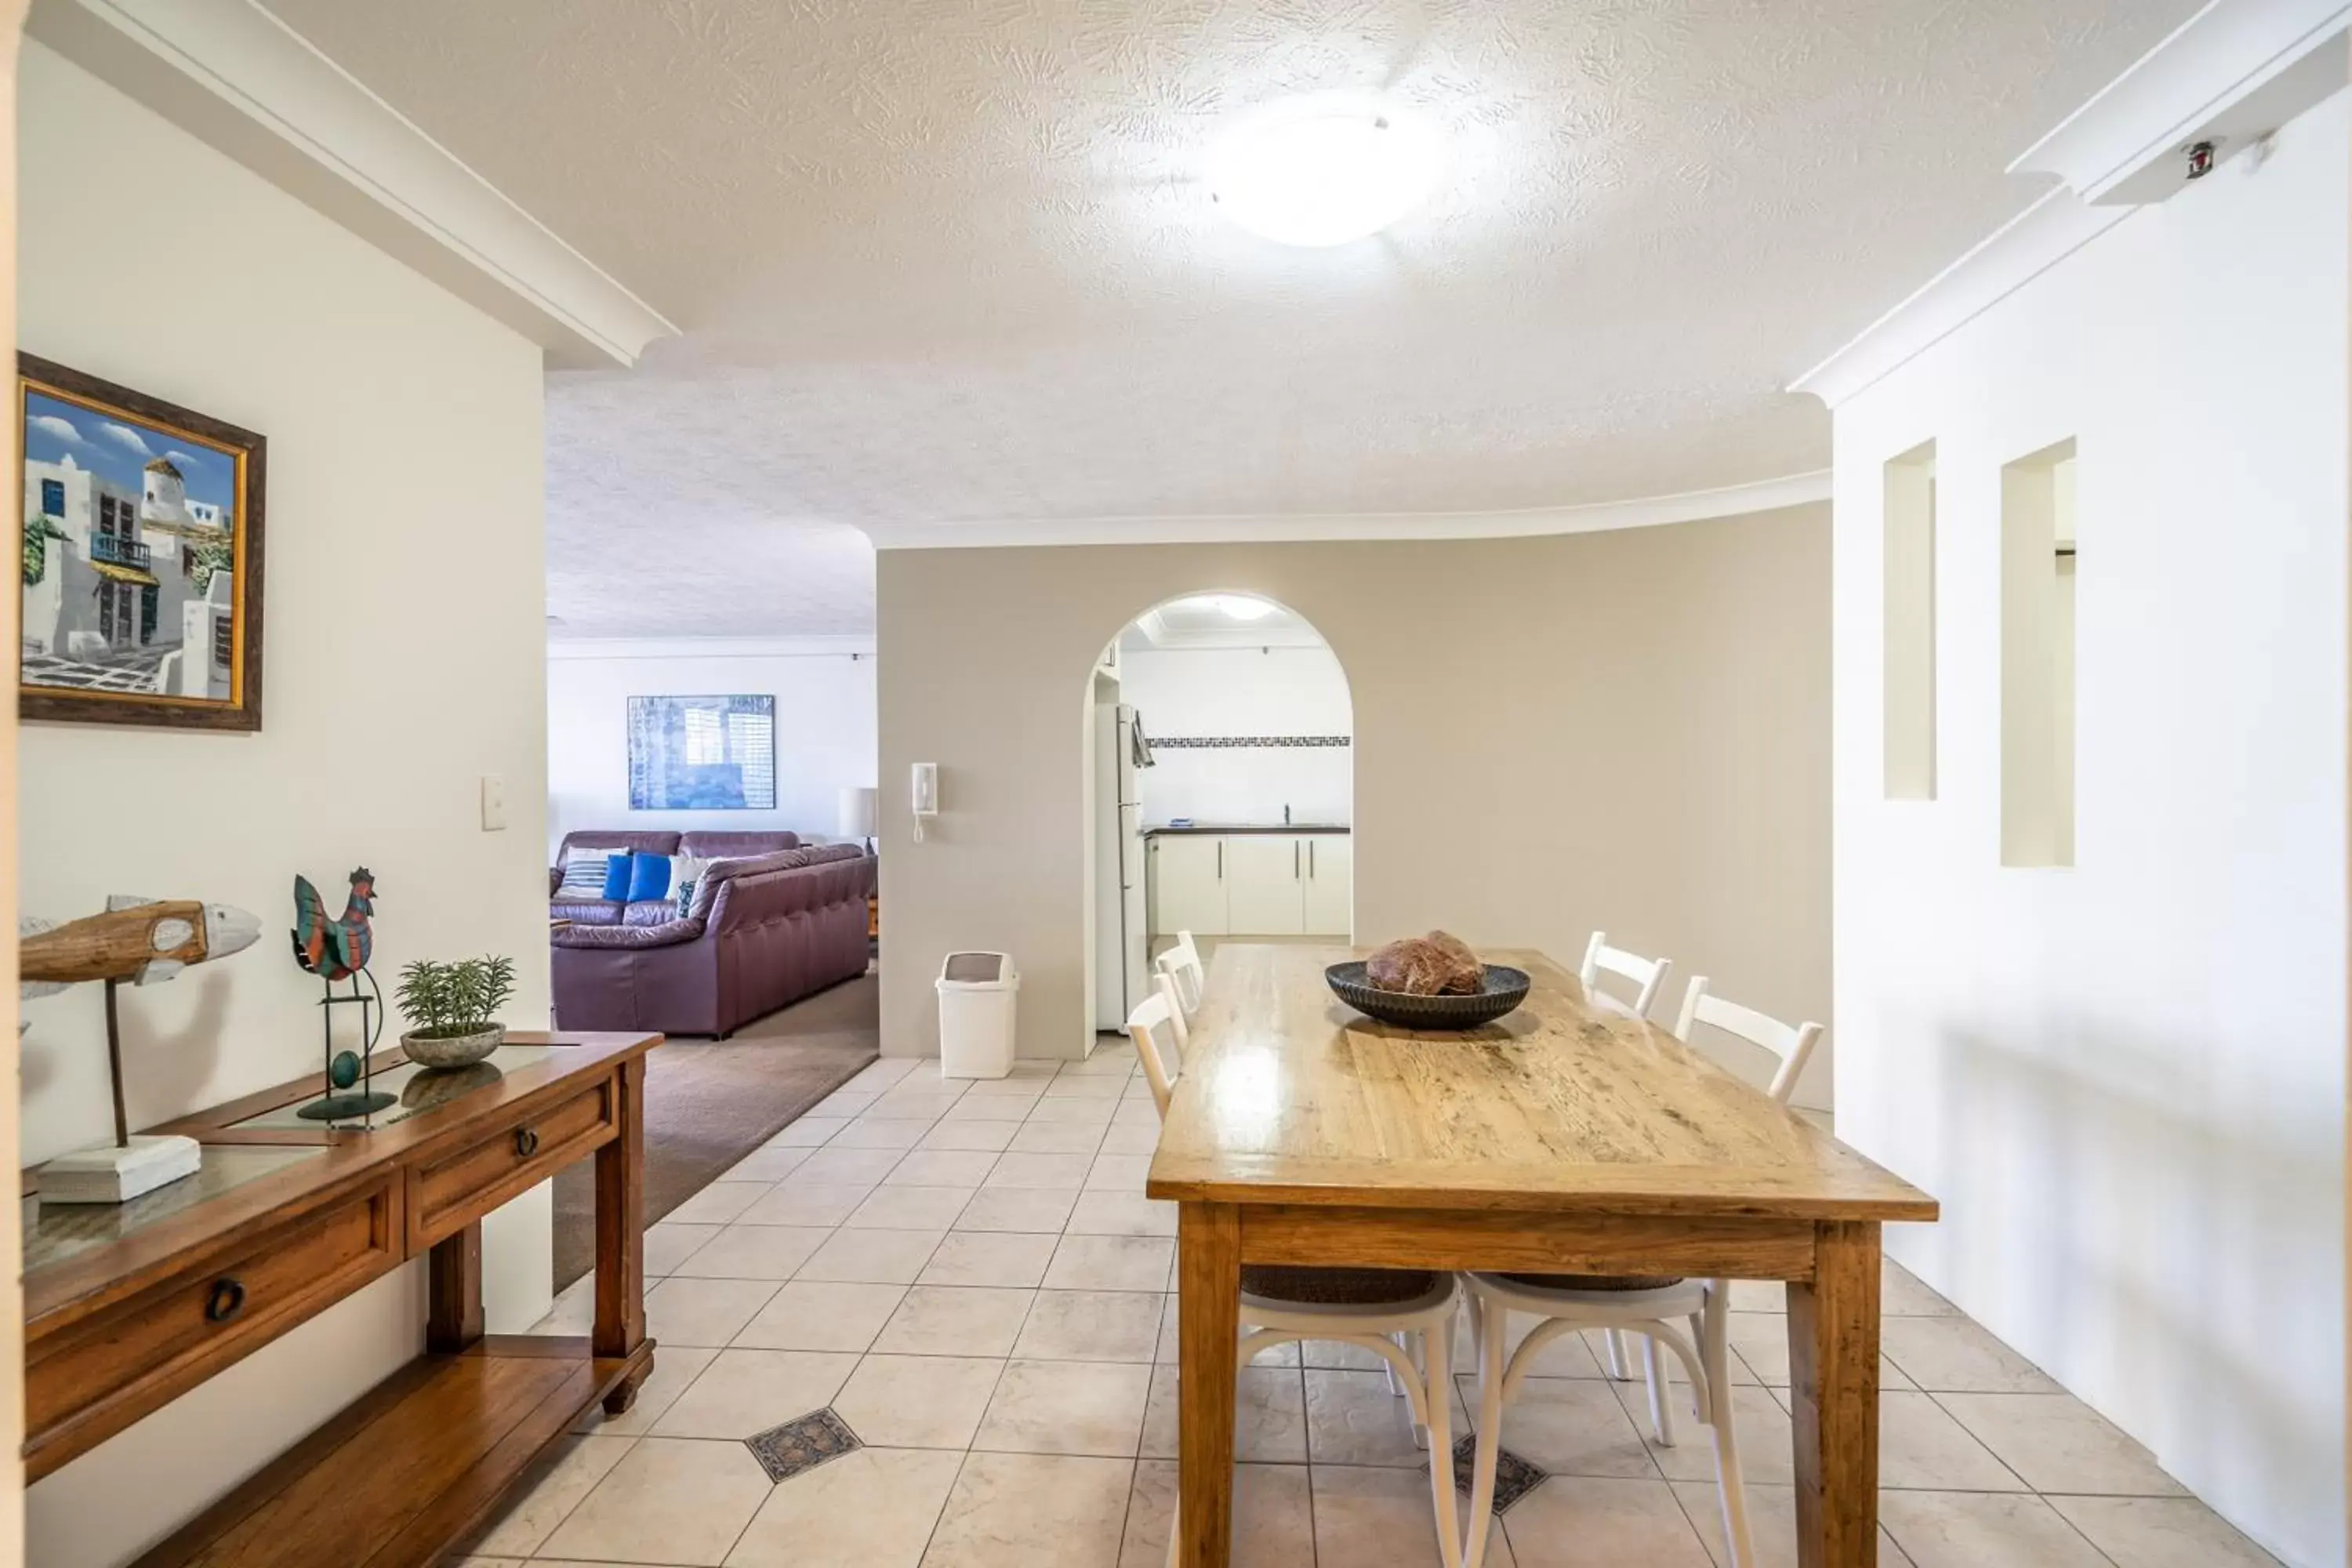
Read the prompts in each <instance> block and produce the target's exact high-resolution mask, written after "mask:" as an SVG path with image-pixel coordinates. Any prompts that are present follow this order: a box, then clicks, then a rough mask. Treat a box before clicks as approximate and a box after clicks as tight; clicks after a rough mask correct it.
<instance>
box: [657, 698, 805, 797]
mask: <svg viewBox="0 0 2352 1568" xmlns="http://www.w3.org/2000/svg"><path fill="white" fill-rule="evenodd" d="M629 809H630V810H631V811H773V810H775V809H776V700H775V699H774V698H773V697H632V698H630V699H629Z"/></svg>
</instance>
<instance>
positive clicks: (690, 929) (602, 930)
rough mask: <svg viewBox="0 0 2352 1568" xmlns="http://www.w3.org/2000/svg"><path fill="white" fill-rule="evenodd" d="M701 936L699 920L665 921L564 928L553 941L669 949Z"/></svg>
mask: <svg viewBox="0 0 2352 1568" xmlns="http://www.w3.org/2000/svg"><path fill="white" fill-rule="evenodd" d="M701 935H702V922H701V921H678V920H673V921H662V922H660V923H658V924H655V925H631V926H565V927H564V928H563V929H562V930H561V931H557V932H555V934H554V935H553V936H552V937H551V938H550V939H549V940H550V941H551V942H553V943H554V944H555V945H556V946H557V947H670V946H673V945H675V944H677V943H678V942H693V941H695V940H696V939H698V938H699V937H700V936H701Z"/></svg>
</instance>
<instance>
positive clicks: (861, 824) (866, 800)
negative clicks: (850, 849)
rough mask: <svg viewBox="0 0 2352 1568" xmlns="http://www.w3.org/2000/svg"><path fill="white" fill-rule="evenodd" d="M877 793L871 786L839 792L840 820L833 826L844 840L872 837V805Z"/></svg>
mask: <svg viewBox="0 0 2352 1568" xmlns="http://www.w3.org/2000/svg"><path fill="white" fill-rule="evenodd" d="M878 795H879V792H878V791H877V790H876V789H875V788H874V787H873V786H872V785H870V784H869V785H866V786H864V787H862V788H849V789H844V790H843V791H842V792H841V820H840V821H839V822H838V823H836V824H835V826H836V828H837V829H838V830H839V832H840V835H841V837H844V838H871V837H874V805H875V801H876V800H877V798H878Z"/></svg>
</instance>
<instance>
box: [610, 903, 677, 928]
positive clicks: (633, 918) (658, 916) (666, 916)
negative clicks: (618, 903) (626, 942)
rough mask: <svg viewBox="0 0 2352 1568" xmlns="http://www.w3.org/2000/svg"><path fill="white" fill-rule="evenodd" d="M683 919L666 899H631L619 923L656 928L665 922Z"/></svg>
mask: <svg viewBox="0 0 2352 1568" xmlns="http://www.w3.org/2000/svg"><path fill="white" fill-rule="evenodd" d="M683 918H684V917H682V916H681V915H679V913H678V912H677V905H676V904H674V903H672V902H670V901H669V900H668V899H667V898H666V897H665V898H658V899H631V900H629V902H628V905H627V907H626V908H625V909H624V910H622V911H621V923H622V924H623V925H625V926H657V925H660V924H662V923H663V922H664V921H674V920H680V919H683Z"/></svg>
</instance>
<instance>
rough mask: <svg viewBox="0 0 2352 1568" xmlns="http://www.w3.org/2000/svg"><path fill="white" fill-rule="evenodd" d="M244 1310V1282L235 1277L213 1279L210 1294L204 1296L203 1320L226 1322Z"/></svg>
mask: <svg viewBox="0 0 2352 1568" xmlns="http://www.w3.org/2000/svg"><path fill="white" fill-rule="evenodd" d="M244 1310H245V1284H244V1282H243V1281H242V1280H237V1279H215V1280H214V1281H213V1289H212V1294H211V1295H209V1296H206V1297H205V1321H206V1322H208V1323H226V1322H227V1321H229V1320H230V1319H231V1318H234V1317H236V1315H237V1314H238V1313H239V1312H242V1311H244Z"/></svg>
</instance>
